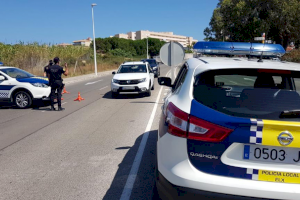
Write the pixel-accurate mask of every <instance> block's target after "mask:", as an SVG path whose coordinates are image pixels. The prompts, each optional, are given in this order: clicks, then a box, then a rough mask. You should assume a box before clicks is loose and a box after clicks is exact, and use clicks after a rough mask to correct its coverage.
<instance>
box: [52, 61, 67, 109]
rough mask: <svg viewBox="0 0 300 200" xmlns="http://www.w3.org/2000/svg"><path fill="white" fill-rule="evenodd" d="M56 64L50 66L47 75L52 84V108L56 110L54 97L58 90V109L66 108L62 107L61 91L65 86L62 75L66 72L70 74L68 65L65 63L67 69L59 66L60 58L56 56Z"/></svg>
mask: <svg viewBox="0 0 300 200" xmlns="http://www.w3.org/2000/svg"><path fill="white" fill-rule="evenodd" d="M53 61H54V65H52V66H50V67H49V68H48V70H47V75H48V78H49V85H50V86H51V110H55V108H54V99H55V98H56V97H55V96H56V95H55V92H56V91H57V104H58V110H59V111H61V110H64V108H62V107H61V92H62V87H63V82H62V78H61V75H62V74H64V75H65V76H67V75H68V72H69V70H68V65H67V63H65V70H64V69H63V68H62V67H61V66H59V58H58V57H55V58H54V59H53Z"/></svg>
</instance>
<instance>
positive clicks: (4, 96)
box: [0, 71, 14, 101]
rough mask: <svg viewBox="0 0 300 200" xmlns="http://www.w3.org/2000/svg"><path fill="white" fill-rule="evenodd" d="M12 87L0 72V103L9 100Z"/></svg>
mask: <svg viewBox="0 0 300 200" xmlns="http://www.w3.org/2000/svg"><path fill="white" fill-rule="evenodd" d="M12 87H14V86H13V85H11V83H10V80H9V78H8V77H7V76H6V75H4V74H3V73H2V72H1V71H0V101H4V100H9V92H10V90H11V89H12Z"/></svg>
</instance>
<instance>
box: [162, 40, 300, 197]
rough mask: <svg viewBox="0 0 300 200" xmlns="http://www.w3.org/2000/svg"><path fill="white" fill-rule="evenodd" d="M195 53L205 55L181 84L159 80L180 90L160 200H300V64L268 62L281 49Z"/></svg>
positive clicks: (167, 117) (170, 107)
mask: <svg viewBox="0 0 300 200" xmlns="http://www.w3.org/2000/svg"><path fill="white" fill-rule="evenodd" d="M194 49H196V50H197V51H198V52H199V53H200V54H201V55H202V56H200V57H199V58H191V59H189V60H187V62H186V63H185V64H184V65H183V66H182V67H181V69H180V71H179V73H178V76H177V78H176V80H175V81H174V83H173V84H171V80H170V78H167V77H161V78H159V79H158V81H159V83H160V84H161V85H165V86H168V87H171V88H172V93H171V94H170V95H169V96H168V97H167V98H166V99H165V102H164V105H163V107H162V109H163V114H162V117H161V120H160V127H159V133H158V142H157V165H158V166H157V173H156V174H157V180H156V185H157V189H158V193H159V195H160V197H161V198H162V199H182V198H183V199H194V198H198V199H201V197H203V196H205V197H209V198H214V199H222V198H226V199H253V197H254V198H257V199H294V200H296V199H300V198H299V197H300V128H299V127H300V95H299V94H300V64H296V63H290V62H282V61H280V60H279V61H278V60H272V59H263V58H265V57H268V58H272V57H274V58H275V57H280V56H282V55H283V54H284V52H285V51H284V49H283V48H282V47H281V46H280V45H274V44H273V45H270V44H265V45H264V44H251V43H226V42H225V43H219V42H199V43H197V44H196V45H195V47H194ZM207 54H211V55H214V56H213V57H212V56H207ZM220 54H221V55H223V56H224V55H227V57H216V56H215V55H220ZM205 55H206V56H205ZM236 55H238V56H236ZM241 55H246V56H247V57H242V56H241ZM253 56H254V57H258V59H257V58H253Z"/></svg>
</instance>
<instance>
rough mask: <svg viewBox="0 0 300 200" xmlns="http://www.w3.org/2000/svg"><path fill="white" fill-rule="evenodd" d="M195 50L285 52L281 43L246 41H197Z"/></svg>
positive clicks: (213, 52) (211, 52)
mask: <svg viewBox="0 0 300 200" xmlns="http://www.w3.org/2000/svg"><path fill="white" fill-rule="evenodd" d="M194 51H196V52H198V53H201V54H208V55H247V56H257V57H259V56H268V57H281V56H283V55H284V54H285V50H284V48H283V47H282V46H281V45H280V44H262V43H246V42H197V43H196V44H195V46H194Z"/></svg>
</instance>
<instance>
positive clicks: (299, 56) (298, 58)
mask: <svg viewBox="0 0 300 200" xmlns="http://www.w3.org/2000/svg"><path fill="white" fill-rule="evenodd" d="M282 60H285V61H289V62H297V63H300V49H294V50H292V51H291V52H289V53H286V54H285V55H284V56H283V57H282Z"/></svg>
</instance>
